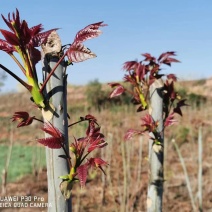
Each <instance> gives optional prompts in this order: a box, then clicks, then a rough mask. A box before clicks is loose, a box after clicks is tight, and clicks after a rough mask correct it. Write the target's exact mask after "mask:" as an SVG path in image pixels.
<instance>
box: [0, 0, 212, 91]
mask: <svg viewBox="0 0 212 212" xmlns="http://www.w3.org/2000/svg"><path fill="white" fill-rule="evenodd" d="M16 8H18V10H19V12H20V16H21V19H22V20H23V19H25V20H26V21H27V22H28V25H29V26H34V25H36V24H39V23H42V24H43V26H44V29H45V30H48V29H52V28H57V27H58V28H60V30H59V31H58V33H59V35H60V37H61V40H62V43H63V44H67V43H72V41H73V38H74V36H75V34H76V32H77V31H79V30H80V29H82V28H84V27H85V26H87V25H88V24H91V23H95V22H99V21H104V22H105V23H106V24H108V26H107V27H104V28H102V31H103V34H102V35H101V36H100V37H98V38H96V39H92V40H89V41H87V42H86V43H85V45H86V46H87V47H88V48H90V49H91V50H92V51H93V52H94V53H96V54H97V58H95V59H91V60H87V61H85V62H82V63H77V64H74V66H71V67H70V68H69V69H68V74H69V76H68V82H69V83H71V84H76V85H80V84H86V83H88V82H89V81H91V80H94V79H99V81H100V82H111V81H120V80H121V79H122V78H123V75H124V72H123V71H122V65H123V63H124V62H125V61H129V60H134V59H138V60H142V59H143V58H142V56H141V54H142V53H147V52H148V53H151V54H152V55H154V56H159V55H160V53H162V52H166V51H176V52H177V59H179V60H180V61H181V63H178V64H173V65H172V67H171V68H169V67H168V66H167V67H166V66H164V73H170V72H171V73H174V74H176V75H177V76H178V77H179V79H181V80H182V79H197V78H206V77H211V76H212V63H211V62H210V61H212V27H211V25H212V13H211V11H212V1H210V0H204V1H200V0H199V1H197V0H192V1H185V0H178V1H170V0H169V1H168V0H161V1H159V0H149V1H147V0H146V1H144V0H131V1H123V0H122V1H120V0H116V1H114V0H113V1H112V0H107V1H97V0H92V1H68V0H63V1H58V3H57V1H41V0H36V1H30V2H29V1H26V0H19V1H5V2H4V4H2V5H1V9H0V13H1V14H3V15H4V16H6V17H7V14H8V13H9V12H10V13H12V12H13V11H15V9H16ZM0 28H2V29H7V26H6V25H5V23H4V22H3V20H2V19H1V18H0ZM0 37H1V38H3V37H2V36H1V35H0ZM0 63H2V64H3V65H5V66H6V67H7V68H9V69H11V70H13V71H14V72H15V73H16V74H17V75H20V76H21V77H23V78H24V76H22V72H21V71H19V69H18V67H17V66H16V64H14V63H13V61H12V59H10V57H9V56H8V55H7V54H5V53H4V52H0ZM37 70H38V72H39V70H41V63H40V64H39V65H38V66H37ZM17 84H18V83H17V82H16V81H15V80H13V79H12V77H10V76H8V77H7V80H6V81H5V86H4V88H3V91H11V90H15V89H16V87H17Z"/></svg>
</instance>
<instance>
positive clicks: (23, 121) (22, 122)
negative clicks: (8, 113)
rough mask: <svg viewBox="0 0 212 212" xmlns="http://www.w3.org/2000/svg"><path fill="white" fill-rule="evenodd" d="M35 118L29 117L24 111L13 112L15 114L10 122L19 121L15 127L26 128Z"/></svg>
mask: <svg viewBox="0 0 212 212" xmlns="http://www.w3.org/2000/svg"><path fill="white" fill-rule="evenodd" d="M34 118H35V117H34V116H33V117H30V116H29V114H28V113H27V112H24V111H19V112H15V114H14V115H13V117H12V118H11V119H12V121H13V122H14V121H19V124H18V126H17V127H24V126H28V125H30V124H31V123H32V122H33V119H34Z"/></svg>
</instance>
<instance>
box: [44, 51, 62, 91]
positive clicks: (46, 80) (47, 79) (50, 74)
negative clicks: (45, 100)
mask: <svg viewBox="0 0 212 212" xmlns="http://www.w3.org/2000/svg"><path fill="white" fill-rule="evenodd" d="M65 56H66V54H64V55H63V56H62V57H61V58H60V59H59V61H58V62H57V64H56V65H55V67H54V68H53V69H52V70H51V72H50V73H49V75H48V77H47V78H46V79H45V81H44V82H43V84H42V87H41V88H40V93H42V92H43V89H44V88H45V86H46V84H47V82H48V81H49V79H50V77H51V76H52V75H53V74H54V72H55V70H56V69H57V67H58V66H59V64H60V62H61V61H62V60H63V59H64V57H65Z"/></svg>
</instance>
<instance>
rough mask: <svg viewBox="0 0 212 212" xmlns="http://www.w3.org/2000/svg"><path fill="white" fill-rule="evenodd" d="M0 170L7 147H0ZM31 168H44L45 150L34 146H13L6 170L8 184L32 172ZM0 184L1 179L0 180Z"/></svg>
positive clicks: (4, 161)
mask: <svg viewBox="0 0 212 212" xmlns="http://www.w3.org/2000/svg"><path fill="white" fill-rule="evenodd" d="M0 150H1V151H0V170H1V173H2V170H3V169H4V167H5V164H6V160H7V157H8V152H9V146H6V145H0ZM33 167H34V168H36V169H40V168H43V167H46V156H45V148H43V147H36V146H21V145H14V146H13V147H12V153H11V159H10V163H9V169H8V177H7V180H8V182H12V181H16V180H18V179H20V178H21V177H23V176H25V175H26V174H30V173H32V171H33ZM0 182H1V179H0Z"/></svg>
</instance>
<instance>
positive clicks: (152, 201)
mask: <svg viewBox="0 0 212 212" xmlns="http://www.w3.org/2000/svg"><path fill="white" fill-rule="evenodd" d="M162 88H163V83H162V80H156V81H155V82H154V83H153V84H152V85H151V87H150V98H151V100H150V111H149V112H150V115H151V116H152V118H153V119H154V121H159V125H158V128H157V132H158V138H157V140H158V141H159V142H160V144H154V142H153V140H152V139H150V140H149V184H148V192H147V211H148V212H159V211H162V198H163V181H164V178H163V159H164V152H163V132H162V131H163V94H162ZM159 132H161V133H160V134H159ZM150 136H151V137H152V136H153V134H151V135H150Z"/></svg>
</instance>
